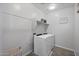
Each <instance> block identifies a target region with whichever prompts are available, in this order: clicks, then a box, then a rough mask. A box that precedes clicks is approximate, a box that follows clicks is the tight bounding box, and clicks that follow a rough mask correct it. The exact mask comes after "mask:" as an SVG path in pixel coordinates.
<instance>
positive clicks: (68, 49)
mask: <svg viewBox="0 0 79 59" xmlns="http://www.w3.org/2000/svg"><path fill="white" fill-rule="evenodd" d="M55 46H56V47H60V48H64V49H67V50H69V51H73V52H74V50H73V49H70V48H67V47H63V46H59V45H55Z"/></svg>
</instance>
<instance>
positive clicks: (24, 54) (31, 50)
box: [22, 50, 33, 56]
mask: <svg viewBox="0 0 79 59" xmlns="http://www.w3.org/2000/svg"><path fill="white" fill-rule="evenodd" d="M32 51H33V50H30V51H28V52H27V53H25V54H23V55H22V56H26V55H28V54H30V53H31V52H32Z"/></svg>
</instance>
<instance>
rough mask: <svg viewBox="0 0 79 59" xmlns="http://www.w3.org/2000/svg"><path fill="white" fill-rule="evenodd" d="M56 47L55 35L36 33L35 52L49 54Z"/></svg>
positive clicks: (43, 54)
mask: <svg viewBox="0 0 79 59" xmlns="http://www.w3.org/2000/svg"><path fill="white" fill-rule="evenodd" d="M53 47H54V35H52V34H46V35H40V36H36V35H34V53H35V54H36V55H39V56H48V55H50V53H51V49H52V48H53Z"/></svg>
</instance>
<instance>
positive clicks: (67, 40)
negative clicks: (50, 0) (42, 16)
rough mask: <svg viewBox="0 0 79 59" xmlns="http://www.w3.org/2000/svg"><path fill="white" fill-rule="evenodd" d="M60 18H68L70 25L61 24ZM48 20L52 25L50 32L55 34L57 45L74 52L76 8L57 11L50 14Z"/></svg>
mask: <svg viewBox="0 0 79 59" xmlns="http://www.w3.org/2000/svg"><path fill="white" fill-rule="evenodd" d="M60 17H68V19H69V21H68V23H67V24H60V23H59V19H60ZM46 18H47V21H48V23H49V24H50V26H49V29H48V32H49V33H55V45H57V46H60V47H65V48H68V49H71V50H73V20H74V8H73V7H69V8H64V9H60V10H56V11H54V12H52V13H50V14H48V15H47V16H46ZM51 28H52V29H51Z"/></svg>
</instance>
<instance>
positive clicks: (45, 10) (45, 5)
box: [32, 3, 74, 14]
mask: <svg viewBox="0 0 79 59" xmlns="http://www.w3.org/2000/svg"><path fill="white" fill-rule="evenodd" d="M32 4H33V5H34V6H35V7H36V8H38V9H39V10H41V11H42V12H43V13H45V14H48V13H51V12H53V11H55V10H60V9H63V8H68V7H71V6H74V3H32ZM50 5H52V6H53V5H55V9H53V10H50V9H49V6H50Z"/></svg>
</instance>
